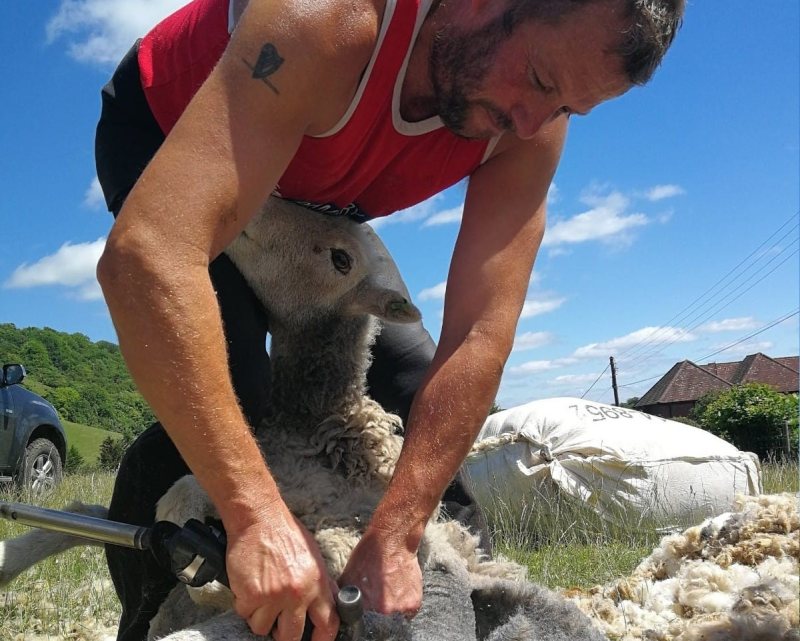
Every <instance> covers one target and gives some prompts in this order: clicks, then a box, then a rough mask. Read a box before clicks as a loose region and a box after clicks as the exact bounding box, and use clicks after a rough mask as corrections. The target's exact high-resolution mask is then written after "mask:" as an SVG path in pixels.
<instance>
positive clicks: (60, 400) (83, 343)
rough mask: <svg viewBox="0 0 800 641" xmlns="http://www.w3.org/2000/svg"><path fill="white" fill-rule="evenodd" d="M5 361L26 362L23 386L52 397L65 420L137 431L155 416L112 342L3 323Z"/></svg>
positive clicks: (0, 355)
mask: <svg viewBox="0 0 800 641" xmlns="http://www.w3.org/2000/svg"><path fill="white" fill-rule="evenodd" d="M0 363H2V364H6V363H22V364H23V365H24V366H25V369H26V370H27V372H28V376H27V377H26V378H25V381H24V383H23V385H24V386H25V387H27V388H28V389H30V390H31V391H33V392H36V393H37V394H40V395H41V396H43V397H44V398H46V399H47V400H48V401H50V402H51V403H52V404H53V405H54V406H55V408H56V409H57V410H58V413H59V414H60V415H61V418H62V419H63V420H66V421H72V422H74V423H82V424H83V425H90V426H93V427H99V428H102V429H106V430H110V431H112V432H121V433H126V432H128V433H133V434H138V433H139V432H141V431H142V430H143V429H144V428H146V427H147V426H149V425H150V424H151V423H152V422H153V421H154V420H155V419H154V418H153V414H152V412H151V411H150V408H149V407H148V406H147V404H146V403H145V401H144V399H143V398H142V397H141V395H140V394H139V392H137V391H136V387H135V386H134V384H133V380H132V379H131V377H130V375H129V374H128V370H127V368H126V367H125V362H124V361H123V360H122V354H120V351H119V347H117V346H116V345H114V344H113V343H109V342H106V341H99V342H97V343H94V342H92V341H90V340H89V338H88V337H86V336H84V335H83V334H66V333H64V332H57V331H55V330H54V329H50V328H49V327H45V328H44V329H41V328H38V327H26V328H24V329H19V328H17V327H16V326H15V325H12V324H11V323H0Z"/></svg>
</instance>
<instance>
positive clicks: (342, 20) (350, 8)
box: [223, 0, 385, 133]
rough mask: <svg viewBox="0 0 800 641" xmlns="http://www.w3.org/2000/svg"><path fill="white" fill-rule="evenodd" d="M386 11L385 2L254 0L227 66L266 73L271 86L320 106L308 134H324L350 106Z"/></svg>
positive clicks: (243, 17)
mask: <svg viewBox="0 0 800 641" xmlns="http://www.w3.org/2000/svg"><path fill="white" fill-rule="evenodd" d="M384 6H385V0H355V1H344V0H278V1H276V0H250V1H249V2H248V3H247V5H246V7H244V9H243V11H242V15H241V17H240V19H239V21H238V22H237V26H236V29H235V30H234V33H233V35H232V37H231V42H230V44H229V46H228V50H227V52H226V55H225V57H224V58H223V65H227V66H228V67H230V68H231V70H232V71H234V72H235V73H237V74H241V73H247V72H249V73H251V74H252V75H253V76H256V75H258V73H262V74H265V75H264V78H263V79H264V80H265V81H266V82H265V85H266V86H268V87H270V85H271V88H272V89H273V90H275V91H277V92H280V90H281V87H280V86H279V83H280V84H284V85H286V86H285V87H284V88H285V89H286V90H287V92H288V93H293V94H294V95H296V96H297V97H298V98H300V99H302V100H304V101H309V102H313V103H314V104H316V105H317V107H316V108H315V109H314V112H313V114H312V115H313V121H312V122H311V123H309V130H308V133H318V132H317V131H315V130H318V129H319V130H325V128H326V126H327V125H332V124H334V123H335V122H336V121H337V120H338V117H339V116H341V113H342V112H343V111H344V110H345V109H346V108H347V105H349V102H350V100H351V98H352V96H353V94H354V93H355V91H356V88H357V86H358V82H359V80H360V78H361V75H362V74H363V71H364V69H365V68H366V66H367V64H368V63H369V60H370V57H371V56H372V53H373V51H374V49H375V45H376V43H377V39H378V33H379V31H380V26H381V21H382V19H383V13H384ZM242 63H244V64H245V65H246V66H247V67H248V68H243V67H242ZM278 68H281V73H280V75H279V74H278ZM273 74H274V75H273ZM268 76H271V77H268ZM281 76H282V77H281ZM311 92H313V93H311ZM328 120H330V122H326V121H328Z"/></svg>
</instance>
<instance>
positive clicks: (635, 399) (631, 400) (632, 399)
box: [622, 396, 639, 410]
mask: <svg viewBox="0 0 800 641" xmlns="http://www.w3.org/2000/svg"><path fill="white" fill-rule="evenodd" d="M638 402H639V397H638V396H631V397H630V398H629V399H628V400H627V401H625V402H624V403H623V404H622V407H627V408H628V409H630V410H632V409H633V408H634V407H636V403H638Z"/></svg>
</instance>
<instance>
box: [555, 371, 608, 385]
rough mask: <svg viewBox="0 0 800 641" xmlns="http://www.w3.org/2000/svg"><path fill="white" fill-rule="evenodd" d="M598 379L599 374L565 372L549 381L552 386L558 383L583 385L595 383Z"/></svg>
mask: <svg viewBox="0 0 800 641" xmlns="http://www.w3.org/2000/svg"><path fill="white" fill-rule="evenodd" d="M596 380H597V374H596V373H595V374H563V375H562V376H556V377H555V378H553V379H551V380H549V381H548V384H549V385H551V386H556V385H569V386H571V385H582V384H583V383H594V382H595V381H596Z"/></svg>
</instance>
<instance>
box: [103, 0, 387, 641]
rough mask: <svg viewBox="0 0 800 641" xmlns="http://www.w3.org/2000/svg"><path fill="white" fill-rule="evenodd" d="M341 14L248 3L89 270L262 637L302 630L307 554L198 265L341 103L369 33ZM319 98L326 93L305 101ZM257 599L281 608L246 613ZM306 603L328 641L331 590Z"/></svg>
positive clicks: (366, 16)
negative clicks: (268, 68) (270, 59)
mask: <svg viewBox="0 0 800 641" xmlns="http://www.w3.org/2000/svg"><path fill="white" fill-rule="evenodd" d="M300 5H302V6H300ZM334 5H336V6H334ZM343 5H345V3H332V2H325V1H324V0H321V1H318V2H315V3H313V6H312V5H309V4H308V3H296V2H256V1H252V2H250V6H249V7H248V9H247V10H246V11H245V13H244V15H243V16H242V18H241V20H240V22H239V25H238V27H237V30H236V31H235V33H234V35H233V37H232V39H231V42H230V44H229V46H228V48H227V50H226V52H225V54H224V56H223V58H222V60H221V61H220V63H219V64H218V65H217V67H216V69H215V70H214V71H213V72H212V74H211V76H210V77H209V78H208V80H207V81H206V82H205V84H204V85H203V86H202V87H201V89H200V90H199V92H198V93H197V95H196V96H195V98H194V99H193V100H192V102H191V104H190V105H189V106H188V108H187V109H186V111H185V113H184V114H183V115H182V117H181V118H180V120H179V121H178V123H177V124H176V126H175V128H174V129H173V130H172V131H171V132H170V134H169V136H168V137H167V139H166V141H165V142H164V144H163V146H162V147H161V149H160V150H159V152H158V153H157V155H156V156H155V157H154V159H153V160H152V162H151V163H150V164H149V165H148V167H147V169H146V170H145V171H144V173H143V175H142V177H141V179H140V180H139V182H138V183H137V185H136V186H135V188H134V189H133V191H132V192H131V194H130V196H129V197H128V199H127V201H126V204H125V206H124V208H123V210H122V212H121V213H120V216H119V218H118V219H117V223H116V224H115V226H114V228H113V230H112V232H111V234H110V235H109V238H108V243H107V246H106V250H105V252H104V254H103V256H102V258H101V261H100V263H99V265H98V277H99V280H100V282H101V285H102V287H103V291H104V294H105V296H106V300H107V302H108V306H109V309H110V311H111V315H112V319H113V321H114V325H115V327H116V330H117V334H118V337H119V341H120V347H121V350H122V352H123V355H124V356H125V359H126V362H127V364H128V367H129V369H130V371H131V374H132V375H133V377H134V379H135V381H136V383H137V385H138V387H139V389H140V390H141V391H142V394H143V395H144V397H145V398H146V399H147V401H148V402H149V403H150V405H151V406H152V408H153V410H154V412H155V414H156V415H157V416H158V417H159V419H160V420H161V422H162V423H163V424H164V426H165V428H166V430H167V432H168V433H169V435H170V437H171V438H172V440H173V441H174V442H175V444H176V446H177V447H178V449H179V450H180V452H181V454H182V455H183V457H184V458H185V460H186V462H187V464H188V465H189V467H190V468H191V470H192V471H193V472H194V474H195V475H196V476H197V478H198V480H199V481H200V483H201V484H202V485H203V487H204V488H205V489H206V491H207V492H208V493H209V495H210V497H211V499H212V501H213V502H214V504H215V505H216V506H217V508H218V509H219V511H220V515H221V517H222V519H223V522H224V523H225V526H226V528H227V530H228V534H229V538H231V539H232V541H233V544H232V546H231V549H230V552H229V566H230V567H229V570H230V575H231V584H232V588H233V590H234V594H235V595H236V597H237V610H239V612H240V614H243V615H244V616H248V617H250V619H249V620H250V625H251V627H252V628H253V629H254V631H256V632H260V633H265V632H267V631H268V630H269V628H271V627H272V622H273V621H274V620H275V617H276V616H278V614H279V613H280V611H281V607H282V606H280V602H283V603H285V604H286V606H285V608H284V611H285V612H288V615H287V616H282V617H280V618H279V619H278V632H279V634H278V635H277V636H276V638H279V639H280V641H288V640H289V639H292V638H298V637H299V634H295V633H296V632H297V628H298V626H299V628H300V630H302V625H303V621H304V618H305V609H302V610H301V609H298V608H297V607H295V606H296V604H295V603H293V602H292V600H293V599H294V600H295V601H298V600H300V599H301V597H302V596H303V595H302V592H303V590H307V588H308V585H307V581H306V584H303V583H302V580H295V578H294V577H296V576H308V574H309V573H311V574H313V570H314V568H312V571H311V572H310V570H309V565H314V563H315V561H317V560H318V559H313V558H311V557H313V556H314V555H313V552H314V550H312V552H311V553H310V552H309V545H310V544H309V543H308V542H307V541H305V540H304V537H305V533H304V532H302V531H301V530H300V529H299V526H297V525H296V524H294V522H293V521H292V518H291V515H289V514H288V510H287V509H286V507H285V505H284V504H283V502H282V501H281V499H280V496H279V494H278V491H277V487H276V485H275V483H274V481H273V479H272V478H271V476H270V474H269V472H268V470H267V469H266V467H265V466H261V467H259V466H253V465H252V462H253V461H259V460H261V456H260V453H259V451H258V448H257V446H256V444H255V442H254V440H253V439H252V437H251V435H250V431H249V428H248V425H247V424H246V422H245V419H244V417H243V415H242V412H241V411H240V409H239V407H238V404H237V400H236V397H235V395H234V392H233V389H232V385H231V383H230V377H229V373H228V369H227V358H226V353H225V343H224V339H223V329H222V323H221V320H220V314H219V309H218V306H217V302H216V297H215V294H214V291H213V288H212V286H211V282H210V280H209V275H208V265H209V262H210V260H212V259H213V258H214V257H215V256H217V255H218V254H219V253H220V252H221V251H222V250H223V249H224V248H225V247H226V246H227V245H228V244H229V243H230V241H231V240H232V239H233V238H234V237H235V236H236V235H237V234H238V233H239V232H240V231H241V230H242V229H243V228H244V226H245V225H246V224H247V222H248V220H249V219H250V218H251V217H252V216H253V215H254V213H255V212H256V211H257V210H258V207H259V206H260V204H261V203H263V202H264V200H265V198H266V196H267V195H268V194H269V193H270V192H271V191H272V189H273V188H274V186H275V184H276V182H277V180H278V178H279V177H280V175H281V174H282V173H283V171H284V169H285V167H286V166H287V164H288V163H289V161H290V159H291V157H292V155H293V154H294V152H295V150H296V149H297V147H298V145H299V144H300V141H301V139H302V136H303V135H304V134H306V133H316V132H319V131H323V130H325V129H326V128H328V127H330V126H331V125H332V124H333V123H335V122H336V121H337V120H338V118H339V117H340V116H341V114H342V113H343V112H344V111H345V109H346V108H347V104H348V103H349V100H350V97H351V95H352V92H353V91H354V88H355V86H356V84H357V82H358V78H359V75H360V73H361V71H362V69H363V68H364V66H365V65H366V64H367V61H368V59H369V55H370V53H371V51H372V46H373V44H374V37H375V32H376V29H377V25H376V19H375V15H374V14H375V12H374V8H373V7H372V5H371V4H370V3H359V2H356V3H347V6H343ZM301 10H302V13H301V12H300V11H301ZM342 33H346V34H347V38H344V37H342V36H340V34H342ZM267 44H268V45H271V46H272V47H274V49H275V51H276V52H278V54H279V55H280V56H281V58H283V60H284V62H283V63H282V64H281V65H280V68H279V69H278V70H277V71H276V72H275V73H273V74H272V75H270V76H269V77H268V78H266V77H265V76H263V74H262V77H255V76H258V75H259V74H258V73H257V72H256V71H254V70H253V69H252V67H253V65H254V64H255V63H256V61H257V60H258V57H259V55H260V53H261V51H262V48H263V47H264V45H267ZM265 79H266V80H268V82H269V83H271V85H272V86H269V85H268V84H266V83H265V82H264V80H265ZM273 88H274V89H277V92H276V91H275V90H274V89H273ZM318 92H322V94H323V95H326V96H327V98H328V99H327V100H326V101H318V100H309V99H308V98H309V96H313V95H318ZM245 460H246V461H248V464H247V465H243V464H242V461H245ZM237 542H240V543H241V544H239V545H237ZM317 557H318V554H317ZM284 577H286V581H285V582H284V583H281V584H280V585H276V584H277V583H278V582H280V581H284ZM318 582H322V578H318ZM325 588H326V589H327V588H328V586H327V585H325ZM270 594H272V596H275V594H277V595H278V597H280V598H279V599H273V601H274V602H275V603H278V605H270V606H269V607H268V608H267V609H266V610H265V609H263V608H262V609H261V610H260V611H259V608H260V607H261V605H263V602H265V601H269V598H267V596H268V595H270ZM265 595H267V596H265ZM319 599H321V601H320V602H319V604H318V605H317V606H315V605H314V604H311V606H310V607H309V614H310V615H311V616H312V619H314V618H315V617H316V618H317V619H318V621H315V622H316V623H317V624H318V626H319V629H320V630H322V632H320V633H319V635H318V636H315V639H323V638H333V634H334V633H335V629H336V619H335V614H332V608H331V607H330V604H331V597H330V594H328V595H324V594H322V595H321V596H319ZM276 608H277V610H276Z"/></svg>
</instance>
